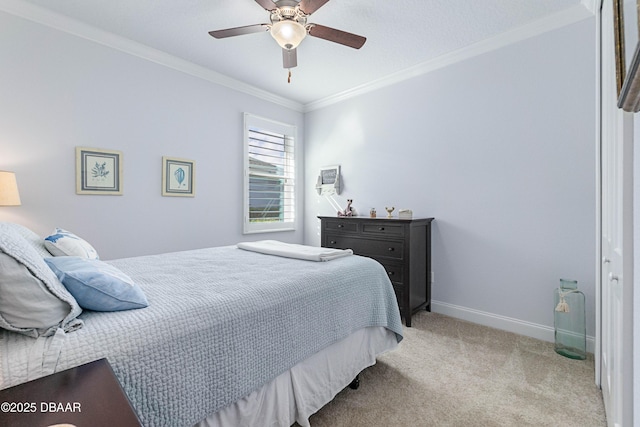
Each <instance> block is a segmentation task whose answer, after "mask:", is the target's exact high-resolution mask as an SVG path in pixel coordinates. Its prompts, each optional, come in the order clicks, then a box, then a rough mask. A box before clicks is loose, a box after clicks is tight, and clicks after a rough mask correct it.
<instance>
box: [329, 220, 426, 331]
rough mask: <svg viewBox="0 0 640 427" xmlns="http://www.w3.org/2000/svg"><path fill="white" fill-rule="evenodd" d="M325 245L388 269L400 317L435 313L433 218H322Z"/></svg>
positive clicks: (407, 323) (406, 318) (408, 317)
mask: <svg viewBox="0 0 640 427" xmlns="http://www.w3.org/2000/svg"><path fill="white" fill-rule="evenodd" d="M318 218H320V222H321V245H322V246H323V247H326V248H338V249H352V250H353V252H354V253H355V254H356V255H363V256H367V257H370V258H373V259H375V260H376V261H378V262H379V263H380V264H382V265H383V266H384V268H385V269H386V270H387V274H388V275H389V279H391V283H392V284H393V289H394V290H395V292H396V298H397V299H398V306H399V307H400V314H401V315H402V317H404V321H405V324H406V325H407V326H411V315H412V314H413V313H415V312H417V311H418V310H420V309H426V310H428V311H431V280H430V276H431V274H430V272H431V221H433V218H414V219H398V218H369V217H328V216H319V217H318Z"/></svg>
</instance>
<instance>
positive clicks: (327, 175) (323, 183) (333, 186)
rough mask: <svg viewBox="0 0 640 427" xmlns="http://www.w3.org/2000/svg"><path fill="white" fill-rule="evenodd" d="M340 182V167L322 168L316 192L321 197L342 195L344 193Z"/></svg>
mask: <svg viewBox="0 0 640 427" xmlns="http://www.w3.org/2000/svg"><path fill="white" fill-rule="evenodd" d="M340 181H341V178H340V166H339V165H338V166H325V167H323V168H320V175H318V181H317V182H316V190H317V191H318V194H319V195H321V196H331V195H333V194H340V193H341V192H342V188H341V184H340Z"/></svg>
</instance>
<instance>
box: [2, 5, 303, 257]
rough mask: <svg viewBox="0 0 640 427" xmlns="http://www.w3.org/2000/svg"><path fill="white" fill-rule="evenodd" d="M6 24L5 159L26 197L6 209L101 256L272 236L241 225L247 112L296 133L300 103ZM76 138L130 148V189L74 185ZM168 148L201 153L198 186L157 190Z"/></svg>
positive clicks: (15, 22) (11, 21)
mask: <svg viewBox="0 0 640 427" xmlns="http://www.w3.org/2000/svg"><path fill="white" fill-rule="evenodd" d="M0 28H1V30H0V31H1V36H0V58H2V59H1V62H2V65H1V66H0V169H4V170H13V171H15V172H16V174H17V179H18V184H19V188H20V194H21V197H22V206H21V207H17V208H0V220H4V221H14V222H19V223H21V224H23V225H27V226H29V227H30V228H32V229H33V230H34V231H36V232H37V233H39V234H41V235H45V234H48V233H49V232H51V231H52V229H53V227H63V228H67V229H69V230H71V231H73V232H75V233H76V234H78V235H80V236H81V237H84V238H85V239H87V240H88V241H89V242H90V243H92V244H93V245H94V246H95V247H96V249H97V250H98V252H99V254H100V255H101V257H102V258H105V259H110V258H120V257H127V256H134V255H142V254H149V253H159V252H167V251H176V250H183V249H191V248H198V247H207V246H218V245H226V244H233V243H236V242H238V241H240V240H252V239H253V240H254V239H257V238H260V237H264V236H263V235H262V236H259V235H252V236H243V235H242V196H243V187H242V182H243V181H242V176H243V175H242V164H243V158H242V156H243V149H242V139H243V113H244V112H250V113H253V114H256V115H260V116H264V117H268V118H270V119H273V120H277V121H281V122H285V123H290V124H294V125H297V126H298V132H299V134H300V136H302V135H303V132H304V121H303V114H302V113H300V112H296V111H292V110H289V109H287V108H284V107H282V106H279V105H276V104H273V103H270V102H267V101H264V100H262V99H259V98H256V97H253V96H250V95H247V94H244V93H240V92H237V91H233V90H231V89H228V88H225V87H222V86H219V85H216V84H213V83H211V82H208V81H205V80H202V79H199V78H196V77H193V76H190V75H187V74H185V73H181V72H179V71H175V70H173V69H170V68H167V67H165V66H161V65H158V64H156V63H153V62H150V61H147V60H144V59H141V58H138V57H135V56H132V55H129V54H126V53H123V52H120V51H118V50H115V49H112V48H109V47H106V46H103V45H100V44H97V43H94V42H91V41H88V40H85V39H82V38H79V37H76V36H73V35H70V34H67V33H64V32H61V31H57V30H54V29H51V28H49V27H46V26H43V25H39V24H35V23H33V22H30V21H27V20H24V19H21V18H17V17H14V16H12V15H9V14H5V13H0ZM300 142H302V141H300ZM76 146H88V147H99V148H108V149H116V150H121V151H123V157H124V162H123V163H124V179H123V181H124V194H123V195H122V196H87V195H82V196H81V195H76V194H75V147H76ZM298 147H299V149H300V154H302V153H303V145H302V144H300V145H299V146H298ZM162 156H173V157H183V158H187V159H193V160H195V161H196V197H195V198H178V197H161V194H160V188H161V159H162ZM300 177H301V178H302V175H300ZM301 180H302V179H301ZM299 200H300V209H302V197H299ZM269 237H270V238H278V239H281V240H285V241H292V242H301V241H302V238H303V231H302V229H301V227H300V229H299V230H298V231H296V232H288V233H276V234H273V235H269Z"/></svg>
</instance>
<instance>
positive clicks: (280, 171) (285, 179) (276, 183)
mask: <svg viewBox="0 0 640 427" xmlns="http://www.w3.org/2000/svg"><path fill="white" fill-rule="evenodd" d="M244 128H245V132H244V133H245V155H244V161H245V174H244V188H245V197H244V204H245V207H244V233H245V234H246V233H261V232H268V231H284V230H294V229H295V156H294V139H295V133H296V127H295V126H292V125H287V124H283V123H278V122H274V121H271V120H268V119H263V118H260V117H257V116H253V115H251V114H245V117H244Z"/></svg>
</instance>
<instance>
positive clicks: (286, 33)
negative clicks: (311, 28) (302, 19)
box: [270, 19, 307, 50]
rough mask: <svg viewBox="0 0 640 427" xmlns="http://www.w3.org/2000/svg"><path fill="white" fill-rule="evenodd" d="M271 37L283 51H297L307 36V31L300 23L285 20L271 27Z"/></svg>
mask: <svg viewBox="0 0 640 427" xmlns="http://www.w3.org/2000/svg"><path fill="white" fill-rule="evenodd" d="M270 32H271V36H272V37H273V38H274V39H275V40H276V41H277V42H278V44H279V45H280V46H281V47H282V48H283V49H288V50H291V49H295V48H297V47H298V45H299V44H300V43H301V42H302V40H303V39H304V38H305V37H306V36H307V29H306V28H305V27H304V26H303V25H302V24H300V23H298V22H296V21H293V20H289V19H285V20H282V21H278V22H275V23H274V24H273V25H272V26H271V31H270Z"/></svg>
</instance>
